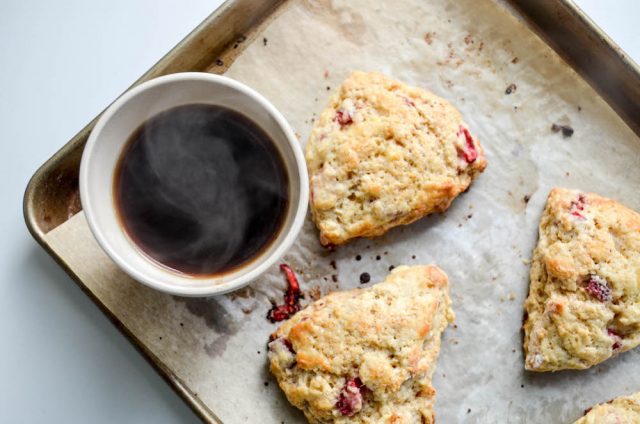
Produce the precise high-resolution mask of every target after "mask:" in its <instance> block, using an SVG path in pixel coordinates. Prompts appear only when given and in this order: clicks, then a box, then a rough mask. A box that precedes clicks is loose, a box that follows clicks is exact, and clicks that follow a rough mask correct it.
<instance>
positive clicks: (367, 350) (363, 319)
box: [269, 265, 454, 424]
mask: <svg viewBox="0 0 640 424" xmlns="http://www.w3.org/2000/svg"><path fill="white" fill-rule="evenodd" d="M453 318H454V315H453V312H452V310H451V300H450V298H449V295H448V279H447V276H446V274H445V273H444V272H443V271H442V270H440V269H439V268H437V267H436V266H431V265H429V266H413V267H406V266H400V267H397V268H395V269H394V270H393V271H392V272H391V274H389V275H388V276H387V278H386V279H385V281H384V282H382V283H379V284H376V285H375V286H373V287H370V288H365V289H356V290H350V291H344V292H334V293H331V294H328V295H327V296H324V297H323V298H321V299H319V300H317V301H316V302H314V303H312V304H310V305H309V306H308V307H307V308H305V309H303V310H302V311H300V312H298V313H297V314H296V315H294V316H293V317H292V318H291V319H289V321H287V322H285V323H284V324H283V325H282V326H281V327H280V328H278V330H277V331H276V332H275V333H273V335H272V337H271V339H272V341H271V342H270V343H269V361H270V369H271V372H272V373H273V374H274V375H275V377H276V379H277V380H278V384H279V385H280V388H281V389H282V390H283V391H284V393H285V394H286V396H287V398H288V399H289V401H290V402H291V403H292V404H293V405H294V406H296V407H298V408H299V409H301V410H302V411H303V412H304V413H305V415H306V417H307V419H308V420H309V422H311V423H389V424H391V423H394V424H412V423H433V422H434V418H433V403H434V400H435V390H434V389H433V387H432V385H431V376H432V374H433V371H434V368H435V364H436V359H437V357H438V353H439V350H440V336H441V333H442V332H443V331H444V329H445V328H446V327H447V325H448V324H449V323H450V322H452V321H453Z"/></svg>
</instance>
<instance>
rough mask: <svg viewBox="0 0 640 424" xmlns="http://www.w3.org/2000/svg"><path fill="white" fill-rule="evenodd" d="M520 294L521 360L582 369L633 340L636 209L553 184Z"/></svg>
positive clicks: (638, 336) (639, 274) (639, 323)
mask: <svg viewBox="0 0 640 424" xmlns="http://www.w3.org/2000/svg"><path fill="white" fill-rule="evenodd" d="M539 232H540V234H539V240H538V245H537V247H536V249H535V250H534V252H533V261H532V264H531V286H530V289H529V297H528V298H527V300H526V302H525V320H524V351H525V368H526V369H528V370H531V371H557V370H563V369H584V368H589V367H591V366H592V365H595V364H598V363H600V362H602V361H604V360H605V359H608V358H610V357H611V356H613V355H616V354H618V353H620V352H624V351H626V350H629V349H631V348H633V347H635V346H637V345H638V344H640V214H638V213H637V212H634V211H632V210H631V209H628V208H626V207H624V206H623V205H621V204H619V203H617V202H614V201H613V200H609V199H605V198H604V197H600V196H598V195H596V194H593V193H581V192H579V191H574V190H567V189H564V188H554V189H553V190H552V191H551V193H550V194H549V198H548V200H547V206H546V208H545V210H544V213H543V215H542V219H541V221H540V229H539Z"/></svg>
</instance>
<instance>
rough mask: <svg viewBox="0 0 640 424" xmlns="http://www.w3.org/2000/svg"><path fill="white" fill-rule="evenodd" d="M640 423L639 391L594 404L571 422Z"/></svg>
mask: <svg viewBox="0 0 640 424" xmlns="http://www.w3.org/2000/svg"><path fill="white" fill-rule="evenodd" d="M637 423H640V393H634V394H632V395H630V396H621V397H618V398H615V399H613V400H610V401H609V402H607V403H602V404H600V405H596V406H594V407H593V408H591V409H590V410H588V411H587V412H586V413H585V415H584V417H582V418H580V419H579V420H578V421H576V422H575V423H573V424H637Z"/></svg>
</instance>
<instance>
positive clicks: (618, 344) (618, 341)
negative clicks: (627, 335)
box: [607, 328, 623, 353]
mask: <svg viewBox="0 0 640 424" xmlns="http://www.w3.org/2000/svg"><path fill="white" fill-rule="evenodd" d="M607 334H608V335H609V337H611V339H613V345H611V350H613V353H617V352H618V351H619V350H620V349H621V348H622V339H623V336H622V334H619V333H617V332H616V331H615V330H612V329H610V328H607Z"/></svg>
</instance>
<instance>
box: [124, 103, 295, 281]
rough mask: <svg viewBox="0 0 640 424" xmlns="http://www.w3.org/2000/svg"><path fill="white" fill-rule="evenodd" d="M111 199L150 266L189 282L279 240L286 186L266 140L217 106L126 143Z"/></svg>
mask: <svg viewBox="0 0 640 424" xmlns="http://www.w3.org/2000/svg"><path fill="white" fill-rule="evenodd" d="M114 189H115V194H116V198H117V201H118V209H119V211H120V214H121V217H122V221H123V225H124V227H125V229H126V230H127V232H128V233H129V235H130V237H131V238H132V239H133V240H134V241H135V242H136V244H138V245H139V246H140V247H141V249H142V250H143V251H145V252H146V253H147V254H148V255H149V256H151V257H152V258H153V259H155V260H156V261H158V262H160V263H162V264H164V265H166V266H168V267H170V268H173V269H175V270H178V271H181V272H184V273H188V274H194V275H205V274H216V273H221V272H225V271H228V270H230V269H232V268H235V267H238V266H240V265H242V264H243V263H246V262H247V261H249V260H250V259H251V258H253V257H255V256H256V255H257V254H258V253H259V252H260V251H261V250H263V249H264V248H265V247H266V246H268V244H269V242H270V241H271V240H272V239H273V238H274V236H275V235H276V234H277V232H278V231H279V229H280V227H281V225H282V221H283V219H284V215H285V212H286V206H287V199H288V180H287V175H286V171H285V168H284V164H283V162H282V158H281V157H280V155H279V153H278V151H277V150H276V148H275V146H274V144H273V141H272V140H271V139H270V138H269V136H268V135H267V134H266V133H265V132H264V131H263V130H262V129H261V128H259V127H258V126H257V125H256V124H255V123H254V122H252V121H251V120H249V119H248V118H246V117H245V116H243V115H241V114H239V113H237V112H235V111H232V110H230V109H226V108H223V107H220V106H212V105H187V106H181V107H177V108H174V109H171V110H168V111H166V112H163V113H161V114H160V115H158V116H156V117H153V118H151V119H150V120H148V121H147V122H145V123H144V124H143V125H142V126H141V127H140V128H139V129H138V130H137V131H136V132H135V133H134V134H133V135H132V137H131V139H130V141H129V144H128V146H127V148H126V150H125V151H124V153H123V154H122V157H121V159H120V165H119V168H118V171H117V173H116V180H115V185H114Z"/></svg>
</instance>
